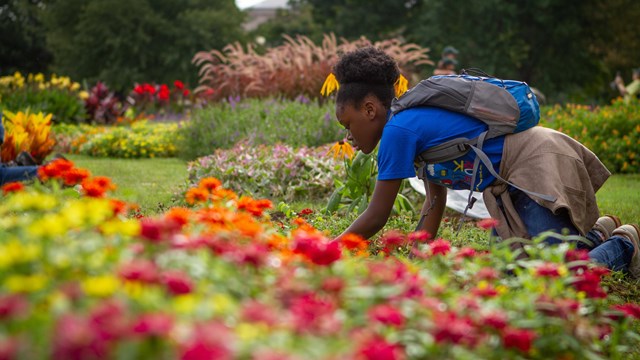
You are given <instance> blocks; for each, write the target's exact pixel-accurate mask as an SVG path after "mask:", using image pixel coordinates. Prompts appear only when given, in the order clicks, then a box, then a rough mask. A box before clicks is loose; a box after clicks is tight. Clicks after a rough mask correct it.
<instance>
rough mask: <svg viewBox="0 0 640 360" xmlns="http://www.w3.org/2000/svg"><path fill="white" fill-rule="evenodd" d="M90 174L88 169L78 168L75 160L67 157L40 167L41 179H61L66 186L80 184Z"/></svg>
mask: <svg viewBox="0 0 640 360" xmlns="http://www.w3.org/2000/svg"><path fill="white" fill-rule="evenodd" d="M90 175H91V173H90V172H89V171H88V170H86V169H80V168H76V167H75V166H74V164H73V162H71V161H69V160H65V159H56V160H53V161H52V162H50V163H48V164H46V165H43V166H40V167H39V168H38V177H39V178H40V180H42V181H48V180H50V179H54V180H60V181H62V182H63V183H64V185H66V186H74V185H77V184H80V183H81V182H82V181H83V180H84V179H86V178H88V177H89V176H90Z"/></svg>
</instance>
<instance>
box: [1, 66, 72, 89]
mask: <svg viewBox="0 0 640 360" xmlns="http://www.w3.org/2000/svg"><path fill="white" fill-rule="evenodd" d="M25 86H33V87H35V88H37V89H39V90H46V89H51V88H55V89H60V90H70V91H72V92H77V91H78V90H80V87H81V86H80V83H78V82H74V81H71V79H70V78H69V77H68V76H57V75H56V74H51V78H50V79H49V80H47V79H46V78H45V76H44V74H42V73H37V74H28V75H27V77H26V79H25V77H24V76H23V75H22V74H21V73H20V72H18V71H16V72H15V73H14V74H13V75H9V76H2V77H0V87H4V88H8V89H13V90H15V89H21V88H23V87H25Z"/></svg>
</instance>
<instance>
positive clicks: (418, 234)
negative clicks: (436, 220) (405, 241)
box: [408, 230, 431, 244]
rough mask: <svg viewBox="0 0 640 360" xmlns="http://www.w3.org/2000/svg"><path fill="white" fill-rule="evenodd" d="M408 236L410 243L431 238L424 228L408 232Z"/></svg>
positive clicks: (422, 241)
mask: <svg viewBox="0 0 640 360" xmlns="http://www.w3.org/2000/svg"><path fill="white" fill-rule="evenodd" d="M408 238H409V243H412V244H413V243H414V242H420V243H424V242H427V240H429V239H431V234H429V233H428V232H426V231H424V230H419V231H414V232H412V233H409V236H408Z"/></svg>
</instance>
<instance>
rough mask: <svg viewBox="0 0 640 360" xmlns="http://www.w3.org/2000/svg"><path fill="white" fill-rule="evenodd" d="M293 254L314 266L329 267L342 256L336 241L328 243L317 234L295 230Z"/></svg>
mask: <svg viewBox="0 0 640 360" xmlns="http://www.w3.org/2000/svg"><path fill="white" fill-rule="evenodd" d="M293 239H294V245H293V252H294V253H296V254H300V255H302V256H304V257H305V258H306V259H307V260H309V261H311V262H312V263H314V264H316V265H322V266H326V265H331V264H332V263H334V262H336V261H338V260H339V259H340V257H341V256H342V252H341V251H340V244H339V242H338V241H335V240H334V241H328V240H327V239H326V238H325V237H324V236H322V235H321V234H319V233H310V232H307V231H305V230H296V231H295V232H294V234H293Z"/></svg>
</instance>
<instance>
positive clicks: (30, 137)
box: [1, 111, 55, 164]
mask: <svg viewBox="0 0 640 360" xmlns="http://www.w3.org/2000/svg"><path fill="white" fill-rule="evenodd" d="M51 117H52V115H51V114H48V115H46V116H45V115H44V114H43V113H38V114H33V113H29V111H27V112H26V113H23V112H21V111H20V112H18V113H16V114H14V113H11V112H8V111H4V116H3V117H2V123H3V125H4V128H5V134H4V142H3V143H2V146H1V149H2V152H1V154H2V162H3V163H6V162H9V161H12V160H15V158H16V156H17V155H18V154H19V153H20V152H22V151H26V152H28V153H29V154H31V156H33V158H34V159H35V160H36V162H37V163H38V164H40V163H42V161H43V160H44V159H45V158H46V157H47V155H49V154H51V152H52V151H53V146H54V145H55V140H54V139H53V137H52V136H51Z"/></svg>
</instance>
